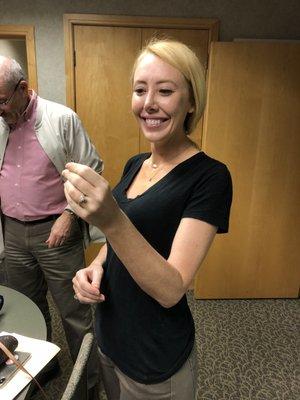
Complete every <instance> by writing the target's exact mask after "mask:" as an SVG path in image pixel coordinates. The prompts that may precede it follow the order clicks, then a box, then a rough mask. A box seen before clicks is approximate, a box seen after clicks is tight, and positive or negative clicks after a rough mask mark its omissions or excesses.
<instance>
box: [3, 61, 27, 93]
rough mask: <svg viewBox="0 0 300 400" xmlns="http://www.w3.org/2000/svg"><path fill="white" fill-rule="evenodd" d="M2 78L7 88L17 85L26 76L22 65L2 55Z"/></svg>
mask: <svg viewBox="0 0 300 400" xmlns="http://www.w3.org/2000/svg"><path fill="white" fill-rule="evenodd" d="M0 77H1V78H2V79H3V80H4V82H5V84H6V85H7V86H13V85H16V84H17V82H18V81H19V80H20V79H22V78H24V79H25V80H26V77H25V74H24V72H23V70H22V67H21V65H20V64H19V63H18V62H17V61H16V60H14V59H13V58H10V57H5V56H1V55H0Z"/></svg>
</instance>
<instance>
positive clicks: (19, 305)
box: [0, 285, 47, 400]
mask: <svg viewBox="0 0 300 400" xmlns="http://www.w3.org/2000/svg"><path fill="white" fill-rule="evenodd" d="M0 294H1V295H2V296H3V297H4V305H3V307H2V310H0V332H2V331H5V332H11V333H12V332H14V333H18V334H20V335H23V336H29V337H32V338H35V339H40V340H46V338H47V328H46V323H45V320H44V317H43V314H42V312H41V311H40V309H39V308H38V306H37V305H36V304H35V303H34V302H33V301H32V300H30V299H29V298H28V297H27V296H25V295H24V294H22V293H20V292H17V291H16V290H14V289H11V288H8V287H6V286H2V285H0ZM28 388H29V386H27V387H26V388H25V389H24V390H23V391H22V392H21V393H20V394H19V395H18V396H17V397H16V398H15V399H16V400H23V399H25V397H26V394H27V391H28Z"/></svg>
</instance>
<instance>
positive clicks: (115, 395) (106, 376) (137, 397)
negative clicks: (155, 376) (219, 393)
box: [99, 346, 198, 400]
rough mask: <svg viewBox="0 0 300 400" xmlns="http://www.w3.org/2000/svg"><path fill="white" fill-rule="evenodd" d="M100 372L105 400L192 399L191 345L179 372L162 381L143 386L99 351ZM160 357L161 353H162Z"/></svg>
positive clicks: (194, 376) (193, 368)
mask: <svg viewBox="0 0 300 400" xmlns="http://www.w3.org/2000/svg"><path fill="white" fill-rule="evenodd" d="M99 352H100V363H101V375H102V380H103V384H104V388H105V392H106V395H107V398H108V400H195V399H196V396H197V375H198V374H197V359H196V358H197V356H196V350H195V346H194V348H193V350H192V352H191V354H190V356H189V358H188V359H187V361H186V362H185V363H184V365H183V366H182V367H181V369H180V370H179V371H177V372H176V373H175V374H174V375H173V376H171V377H170V378H169V379H167V380H166V381H164V382H161V383H156V384H151V385H145V384H142V383H139V382H136V381H134V380H133V379H131V378H129V377H128V376H126V375H125V374H124V373H123V372H121V371H120V370H119V368H118V367H117V366H116V365H115V364H114V363H113V361H112V360H111V359H110V358H109V357H107V356H105V355H104V354H103V353H102V352H101V351H100V350H99ZM162 357H163V354H162Z"/></svg>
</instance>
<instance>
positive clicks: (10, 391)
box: [0, 332, 60, 400]
mask: <svg viewBox="0 0 300 400" xmlns="http://www.w3.org/2000/svg"><path fill="white" fill-rule="evenodd" d="M3 335H12V336H15V338H16V339H18V342H19V344H18V347H17V348H16V351H25V352H27V353H30V354H31V357H30V358H29V359H28V360H27V361H26V362H25V363H24V367H25V368H26V369H27V371H28V372H30V373H31V375H32V376H36V375H37V373H38V372H40V371H41V370H42V369H43V368H44V366H45V365H46V364H48V362H49V361H50V360H51V359H52V358H53V357H54V356H55V355H56V354H57V353H58V352H59V351H60V348H59V347H58V346H56V345H55V344H53V343H50V342H46V341H45V340H38V339H33V338H30V337H27V336H22V335H19V334H17V333H9V332H0V336H3ZM30 381H31V378H30V376H29V375H27V374H26V373H25V372H23V371H18V372H17V373H16V374H15V375H14V376H13V378H12V379H11V380H10V381H9V382H7V383H6V384H5V385H4V386H3V387H2V388H0V399H3V400H4V399H5V400H12V399H13V398H14V397H16V396H17V395H18V393H20V392H21V390H23V389H24V388H25V386H27V385H28V383H29V382H30Z"/></svg>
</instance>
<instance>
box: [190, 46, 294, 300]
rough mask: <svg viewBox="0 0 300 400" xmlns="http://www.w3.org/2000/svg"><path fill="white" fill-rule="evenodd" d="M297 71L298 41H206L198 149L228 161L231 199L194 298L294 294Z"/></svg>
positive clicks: (285, 295)
mask: <svg viewBox="0 0 300 400" xmlns="http://www.w3.org/2000/svg"><path fill="white" fill-rule="evenodd" d="M299 71H300V44H289V43H249V42H246V43H214V44H213V46H212V51H211V60H210V68H209V83H208V87H209V89H208V104H207V110H206V117H205V126H204V136H203V148H204V150H205V151H206V152H207V153H208V154H209V155H211V156H212V157H215V158H217V159H219V160H222V161H223V162H225V163H226V164H227V165H228V166H229V169H230V171H231V173H232V178H233V189H234V197H233V205H232V214H231V223H230V233H229V234H228V235H224V236H222V235H219V236H218V237H217V238H216V240H215V242H214V244H213V248H212V249H211V250H210V252H209V254H208V256H207V258H206V260H205V262H204V264H203V266H202V267H201V270H200V271H199V273H198V275H197V278H196V285H195V294H196V297H198V298H272V297H297V296H298V291H299V283H300V272H299V271H300V270H299V264H300V257H299V252H298V247H299V237H300V224H299V222H300V220H299V194H300V158H299V155H300V154H299V149H300V136H299V115H300V75H299Z"/></svg>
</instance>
